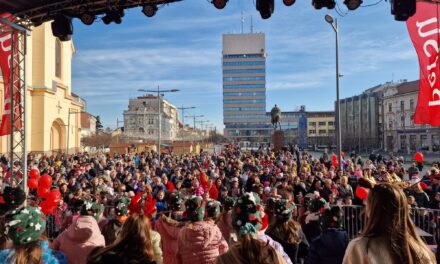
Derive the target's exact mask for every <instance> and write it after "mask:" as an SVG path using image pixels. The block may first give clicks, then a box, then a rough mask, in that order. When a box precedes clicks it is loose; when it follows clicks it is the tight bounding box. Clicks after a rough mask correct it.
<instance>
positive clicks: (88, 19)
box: [79, 12, 96, 26]
mask: <svg viewBox="0 0 440 264" xmlns="http://www.w3.org/2000/svg"><path fill="white" fill-rule="evenodd" d="M79 19H80V20H81V22H83V23H84V24H85V25H87V26H90V25H91V24H93V22H95V19H96V15H95V14H92V13H89V12H86V13H83V14H81V15H79Z"/></svg>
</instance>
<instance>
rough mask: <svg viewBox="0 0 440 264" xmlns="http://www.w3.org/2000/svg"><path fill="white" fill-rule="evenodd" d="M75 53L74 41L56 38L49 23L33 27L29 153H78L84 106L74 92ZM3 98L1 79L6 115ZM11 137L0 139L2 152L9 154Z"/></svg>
mask: <svg viewBox="0 0 440 264" xmlns="http://www.w3.org/2000/svg"><path fill="white" fill-rule="evenodd" d="M74 53H75V48H74V46H73V43H72V42H71V41H67V42H61V41H59V40H58V39H56V38H55V37H53V35H52V31H51V26H50V23H44V24H42V25H41V26H39V27H36V28H32V34H31V36H30V37H28V39H27V58H26V60H27V61H26V63H27V64H26V82H27V92H26V96H27V97H26V104H27V105H26V112H27V119H26V129H27V135H26V144H27V148H28V149H27V151H32V152H37V153H42V152H44V153H55V152H60V151H62V152H65V151H66V149H67V147H68V146H69V150H70V153H73V152H74V151H77V150H79V147H80V133H79V132H80V128H81V123H80V115H79V114H76V113H80V112H81V109H82V106H83V103H82V100H81V98H79V97H75V96H72V93H71V87H72V79H71V62H72V56H73V54H74ZM3 95H4V87H3V80H2V78H0V114H1V112H3V104H4V102H3ZM69 117H70V118H69ZM69 119H70V123H69ZM67 133H69V136H67ZM8 138H9V136H2V137H1V138H0V151H1V153H7V152H8V151H9V140H8ZM67 140H68V141H69V142H67Z"/></svg>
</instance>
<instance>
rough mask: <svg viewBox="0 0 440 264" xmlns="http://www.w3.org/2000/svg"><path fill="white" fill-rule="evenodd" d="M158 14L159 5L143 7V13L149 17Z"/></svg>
mask: <svg viewBox="0 0 440 264" xmlns="http://www.w3.org/2000/svg"><path fill="white" fill-rule="evenodd" d="M156 12H157V5H144V7H142V13H144V15H146V16H147V17H153V16H154V15H156Z"/></svg>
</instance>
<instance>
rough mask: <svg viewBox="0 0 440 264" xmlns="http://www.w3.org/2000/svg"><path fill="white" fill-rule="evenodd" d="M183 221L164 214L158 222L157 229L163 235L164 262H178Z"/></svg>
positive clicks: (173, 263) (175, 263)
mask: <svg viewBox="0 0 440 264" xmlns="http://www.w3.org/2000/svg"><path fill="white" fill-rule="evenodd" d="M182 227H183V223H180V222H177V221H175V220H173V219H171V218H169V217H166V216H165V215H162V217H161V218H159V220H157V222H156V231H157V232H158V233H159V234H160V236H161V237H162V251H163V263H166V264H177V263H178V262H177V238H178V237H179V233H180V230H182Z"/></svg>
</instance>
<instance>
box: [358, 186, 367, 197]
mask: <svg viewBox="0 0 440 264" xmlns="http://www.w3.org/2000/svg"><path fill="white" fill-rule="evenodd" d="M367 196H368V190H367V189H366V188H364V187H357V188H356V197H357V198H359V199H361V200H364V199H365V198H367Z"/></svg>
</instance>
